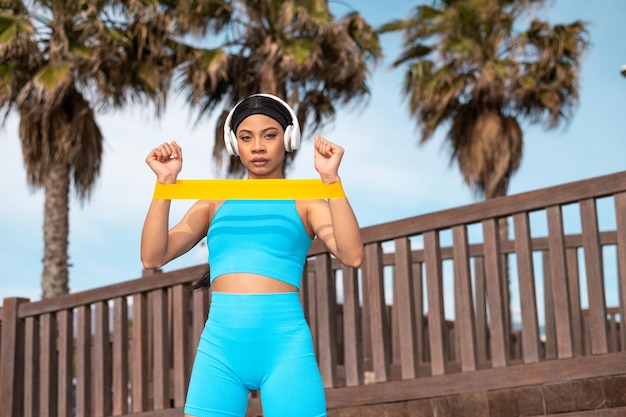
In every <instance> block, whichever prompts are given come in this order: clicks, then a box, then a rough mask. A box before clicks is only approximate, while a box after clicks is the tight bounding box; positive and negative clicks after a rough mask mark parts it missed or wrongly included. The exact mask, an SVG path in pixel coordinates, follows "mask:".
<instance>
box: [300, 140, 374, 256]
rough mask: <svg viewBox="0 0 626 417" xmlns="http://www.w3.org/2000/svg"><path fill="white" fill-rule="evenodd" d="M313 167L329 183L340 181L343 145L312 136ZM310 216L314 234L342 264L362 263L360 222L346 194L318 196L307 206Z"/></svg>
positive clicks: (362, 251)
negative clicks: (327, 196) (322, 197)
mask: <svg viewBox="0 0 626 417" xmlns="http://www.w3.org/2000/svg"><path fill="white" fill-rule="evenodd" d="M314 152H315V155H314V159H315V169H316V170H317V171H318V172H319V174H320V176H321V178H322V181H323V182H324V183H327V184H330V183H334V182H338V181H341V179H340V178H339V164H340V163H341V158H342V157H343V153H344V149H343V148H342V147H340V146H337V145H335V144H334V143H331V142H329V141H327V140H326V139H324V138H322V137H321V136H319V135H318V136H316V137H315V144H314ZM309 220H310V222H311V227H312V228H313V230H314V232H315V234H316V235H317V237H318V238H319V239H320V240H321V241H322V242H324V244H325V245H326V247H327V248H328V250H329V251H331V252H332V254H333V255H335V256H336V257H337V259H339V260H340V261H341V262H342V263H343V264H344V265H347V266H351V267H354V268H356V267H358V266H359V265H361V264H362V263H363V259H364V256H365V255H364V250H363V240H362V238H361V230H360V228H359V223H358V221H357V219H356V216H355V215H354V211H353V210H352V207H351V206H350V202H349V201H348V199H347V198H331V199H329V200H328V201H323V200H318V201H317V202H315V203H312V204H311V206H310V208H309Z"/></svg>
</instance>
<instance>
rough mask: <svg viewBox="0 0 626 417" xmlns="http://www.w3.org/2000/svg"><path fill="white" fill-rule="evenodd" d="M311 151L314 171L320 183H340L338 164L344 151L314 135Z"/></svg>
mask: <svg viewBox="0 0 626 417" xmlns="http://www.w3.org/2000/svg"><path fill="white" fill-rule="evenodd" d="M313 150H314V163H315V170H316V171H317V172H319V174H320V176H321V177H322V181H323V182H324V183H326V184H330V183H333V182H338V181H340V179H339V164H340V163H341V158H342V157H343V152H344V149H343V148H342V147H341V146H339V145H335V144H334V143H332V142H330V141H328V140H326V139H324V138H323V137H321V136H320V135H315V143H314V146H313Z"/></svg>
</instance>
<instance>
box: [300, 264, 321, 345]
mask: <svg viewBox="0 0 626 417" xmlns="http://www.w3.org/2000/svg"><path fill="white" fill-rule="evenodd" d="M304 274H305V275H306V279H305V282H304V285H305V286H304V287H303V289H304V290H305V291H304V294H302V295H301V298H302V304H303V308H304V314H305V317H306V319H307V322H308V323H309V327H310V329H311V336H312V337H313V347H314V349H315V355H316V356H317V357H319V351H318V345H319V341H318V330H317V327H318V320H317V317H318V313H317V299H316V297H317V289H316V276H315V265H313V264H309V263H308V262H307V264H306V266H305V271H304Z"/></svg>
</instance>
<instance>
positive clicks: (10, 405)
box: [0, 297, 28, 417]
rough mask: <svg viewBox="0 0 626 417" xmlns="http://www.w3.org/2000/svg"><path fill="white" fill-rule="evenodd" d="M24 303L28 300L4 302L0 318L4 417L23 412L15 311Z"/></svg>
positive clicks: (21, 335)
mask: <svg viewBox="0 0 626 417" xmlns="http://www.w3.org/2000/svg"><path fill="white" fill-rule="evenodd" d="M27 302H28V299H27V298H15V297H14V298H5V299H4V300H3V307H2V315H1V316H0V317H2V322H1V323H0V324H2V326H1V329H0V333H1V334H2V337H1V339H0V340H1V342H0V367H1V368H0V369H1V370H2V373H1V374H0V415H2V416H7V417H20V416H22V415H23V412H24V402H23V399H24V385H23V380H22V376H23V372H24V368H23V366H24V328H23V322H21V321H20V319H19V318H18V309H19V305H20V304H22V303H27Z"/></svg>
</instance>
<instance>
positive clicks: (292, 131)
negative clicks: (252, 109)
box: [224, 93, 300, 155]
mask: <svg viewBox="0 0 626 417" xmlns="http://www.w3.org/2000/svg"><path fill="white" fill-rule="evenodd" d="M254 96H263V97H268V98H271V99H273V100H275V101H277V102H278V103H280V104H282V105H283V107H285V109H287V111H288V112H289V115H290V116H291V124H290V125H288V126H287V127H286V128H285V150H286V151H287V152H293V151H295V150H296V149H298V146H300V123H298V117H296V113H295V112H294V111H293V109H292V108H291V106H290V105H289V104H287V103H286V102H285V101H283V100H282V99H280V98H278V97H276V96H273V95H271V94H263V93H259V94H253V95H252V96H251V97H254ZM244 100H245V99H244ZM242 101H243V100H240V101H239V103H237V104H235V106H234V107H233V108H232V110H231V111H230V113H228V116H226V121H225V122H224V143H225V144H226V150H227V151H228V153H229V154H230V155H239V148H238V147H237V134H236V133H235V132H233V129H232V128H231V126H230V123H231V122H232V119H233V112H234V111H235V109H236V108H237V106H239V104H240V103H241V102H242Z"/></svg>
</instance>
